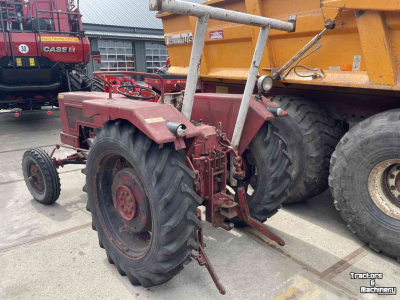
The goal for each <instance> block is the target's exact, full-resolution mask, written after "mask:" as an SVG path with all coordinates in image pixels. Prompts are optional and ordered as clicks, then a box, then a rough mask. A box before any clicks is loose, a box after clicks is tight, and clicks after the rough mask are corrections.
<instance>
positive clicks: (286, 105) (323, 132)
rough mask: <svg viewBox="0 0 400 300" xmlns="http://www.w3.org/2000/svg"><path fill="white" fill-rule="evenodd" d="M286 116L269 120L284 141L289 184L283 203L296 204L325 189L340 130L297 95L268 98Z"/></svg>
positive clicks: (315, 107)
mask: <svg viewBox="0 0 400 300" xmlns="http://www.w3.org/2000/svg"><path fill="white" fill-rule="evenodd" d="M271 100H272V101H273V102H274V103H276V104H277V105H278V106H279V107H281V108H282V109H283V110H285V111H286V112H287V113H288V114H289V116H288V117H285V118H277V119H274V120H272V121H271V123H272V124H274V125H275V126H276V127H277V128H279V130H280V133H281V135H282V137H283V138H284V139H285V140H286V141H287V145H288V154H289V157H290V160H291V162H292V164H291V166H290V169H289V172H290V174H291V176H292V183H291V184H290V186H289V196H288V198H287V199H286V200H285V202H284V204H291V203H298V202H302V201H305V200H307V199H309V198H312V197H314V196H317V195H319V194H321V193H322V192H323V191H325V190H326V189H327V188H328V176H329V161H330V158H331V155H332V153H333V151H334V149H335V147H336V145H337V143H338V142H339V138H340V130H339V127H338V126H335V121H334V120H333V118H331V117H330V116H329V114H328V113H327V112H326V111H325V110H324V109H322V108H321V107H319V106H318V104H316V103H314V102H312V101H310V100H307V99H304V98H301V97H298V96H275V97H273V98H272V99H271Z"/></svg>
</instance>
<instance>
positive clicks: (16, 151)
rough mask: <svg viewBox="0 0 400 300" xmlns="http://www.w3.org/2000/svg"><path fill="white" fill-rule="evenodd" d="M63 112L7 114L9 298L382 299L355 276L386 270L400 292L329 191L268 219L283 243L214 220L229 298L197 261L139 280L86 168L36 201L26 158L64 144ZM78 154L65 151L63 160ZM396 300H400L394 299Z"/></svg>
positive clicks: (1, 230)
mask: <svg viewBox="0 0 400 300" xmlns="http://www.w3.org/2000/svg"><path fill="white" fill-rule="evenodd" d="M60 128H61V124H60V120H59V116H58V113H54V114H53V115H52V116H48V115H46V114H45V113H29V114H28V113H27V114H22V115H21V116H20V117H19V118H15V117H14V116H13V115H11V114H0V140H1V143H0V196H1V197H0V199H1V201H0V299H30V300H34V299H41V300H43V299H174V300H176V299H332V300H334V299H358V298H360V299H375V298H379V297H380V296H377V295H367V294H363V295H362V294H360V286H367V287H369V286H370V281H369V280H351V279H350V272H359V273H360V272H370V273H371V272H374V273H383V279H382V280H377V286H380V287H397V288H400V269H399V264H398V263H397V262H396V261H395V260H393V259H389V258H387V257H385V256H382V255H379V254H376V253H374V252H373V251H371V250H370V249H369V248H368V247H366V246H365V245H364V244H363V243H361V242H360V241H359V240H358V239H357V238H356V237H355V236H354V235H353V234H352V233H351V232H350V231H349V230H348V229H347V228H346V225H345V224H344V222H343V221H342V219H341V217H340V216H339V214H338V213H337V212H336V210H335V209H334V206H333V201H332V198H331V195H330V193H329V191H327V192H325V193H323V194H322V195H320V196H318V197H316V198H314V199H311V200H309V201H308V202H307V203H303V204H300V205H293V206H288V207H284V208H283V209H282V210H281V211H280V212H279V213H278V214H277V215H276V216H274V217H273V218H271V220H269V221H268V222H267V225H268V226H269V227H270V228H271V229H272V230H273V231H274V232H275V233H277V234H279V235H281V236H282V237H283V238H284V240H285V241H286V246H285V247H282V248H281V247H279V246H276V245H275V244H273V243H271V242H269V241H268V240H267V239H265V238H263V237H260V236H259V235H258V234H257V233H255V232H254V231H252V230H250V229H244V230H243V229H240V230H236V229H234V230H233V231H231V232H227V231H224V230H222V229H213V228H212V227H211V226H210V225H209V224H205V239H206V243H207V248H206V250H207V253H208V255H209V258H210V260H211V261H212V263H213V266H214V268H215V270H216V271H217V273H218V275H219V277H220V279H221V282H222V283H223V284H224V285H225V287H226V289H227V295H226V296H221V295H219V294H218V291H217V289H216V288H215V287H214V285H213V282H212V280H211V278H210V277H209V275H208V273H207V271H206V269H205V268H201V267H199V266H198V265H197V263H195V262H192V263H191V264H189V265H188V266H186V267H185V269H184V270H183V271H182V272H181V273H180V274H179V275H177V276H176V277H175V278H174V279H172V280H171V281H169V282H168V283H166V284H164V285H161V286H157V287H152V288H150V289H145V288H142V287H134V286H132V285H130V283H129V281H128V279H127V277H121V276H120V275H119V274H118V272H117V270H116V269H115V267H114V266H112V265H109V264H108V262H107V259H106V255H105V252H104V250H103V249H101V248H99V246H98V240H97V234H96V232H94V231H92V229H91V216H90V213H88V212H87V211H86V210H85V205H86V194H85V193H83V192H82V186H83V184H84V176H83V175H82V174H81V172H80V168H81V166H76V165H75V166H67V167H65V168H63V169H60V170H59V172H60V178H61V182H62V191H61V197H60V199H59V200H58V202H56V203H55V204H54V205H52V206H44V205H41V204H39V203H37V202H36V201H35V200H33V199H32V197H31V195H30V193H29V192H28V189H27V188H26V186H25V182H24V181H23V176H22V171H21V157H22V155H23V153H24V152H25V150H26V149H28V148H30V147H42V148H44V149H45V150H46V151H51V149H52V148H51V145H53V144H55V143H57V142H59V132H60ZM66 153H68V151H65V150H60V151H59V152H58V154H57V155H58V156H62V155H65V154H66ZM386 297H387V298H386V299H399V298H396V297H399V296H398V295H397V296H386Z"/></svg>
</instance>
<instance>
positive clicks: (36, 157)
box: [22, 148, 61, 204]
mask: <svg viewBox="0 0 400 300" xmlns="http://www.w3.org/2000/svg"><path fill="white" fill-rule="evenodd" d="M22 172H23V174H24V179H25V183H26V186H27V187H28V189H29V191H30V193H31V195H32V196H33V198H35V200H36V201H38V202H40V203H42V204H53V203H54V202H56V201H57V199H58V197H60V191H61V183H60V177H59V176H58V172H57V168H56V166H55V165H54V163H53V161H52V160H51V158H50V156H49V155H48V154H47V153H46V152H45V151H44V150H42V149H40V148H34V149H29V150H27V151H26V152H25V153H24V156H23V157H22Z"/></svg>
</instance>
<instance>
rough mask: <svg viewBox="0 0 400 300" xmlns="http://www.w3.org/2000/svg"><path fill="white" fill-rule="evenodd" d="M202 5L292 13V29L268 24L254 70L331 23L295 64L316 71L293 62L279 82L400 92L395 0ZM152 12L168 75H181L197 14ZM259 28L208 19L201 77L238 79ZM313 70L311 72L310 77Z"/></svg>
mask: <svg viewBox="0 0 400 300" xmlns="http://www.w3.org/2000/svg"><path fill="white" fill-rule="evenodd" d="M203 4H205V5H211V6H215V7H220V8H224V9H229V10H234V11H239V12H246V13H249V14H255V15H261V16H266V17H270V18H274V19H279V20H282V21H288V20H289V19H293V18H297V19H296V31H295V32H292V33H286V32H282V31H276V30H271V32H270V36H269V39H268V42H267V47H266V50H265V51H264V52H265V53H264V56H263V60H262V63H261V68H260V75H270V74H271V72H273V71H276V70H278V69H279V68H280V67H282V66H284V65H285V64H286V63H287V62H288V61H289V60H290V59H291V58H292V57H293V56H294V55H295V54H296V53H297V52H298V51H299V50H301V49H302V48H303V47H304V46H305V45H306V44H307V43H308V42H310V40H311V39H312V38H313V37H314V36H316V35H317V34H319V33H321V32H322V31H323V30H324V28H325V27H328V28H332V24H334V29H328V30H327V31H326V33H325V34H324V35H323V36H322V38H321V40H320V44H321V48H320V49H319V50H318V51H316V52H314V53H312V54H311V55H310V56H308V57H306V58H305V59H304V60H302V61H301V63H300V65H304V66H306V67H309V68H317V69H318V70H308V69H305V68H303V67H297V68H296V70H292V72H290V73H289V74H288V75H287V77H286V78H285V79H283V80H282V83H279V82H278V83H277V84H278V85H282V84H283V83H292V84H293V83H295V84H302V85H303V86H302V87H303V88H307V87H309V88H311V85H312V86H318V85H319V86H321V85H322V86H329V87H353V88H368V89H377V90H400V80H399V73H400V71H399V61H398V59H400V1H398V0H385V1H377V0H297V1H293V0H212V1H208V2H205V3H203ZM294 16H296V17H294ZM159 17H160V18H161V19H162V22H163V26H164V31H165V42H166V44H167V46H168V52H169V55H170V60H171V68H170V69H169V73H170V74H174V75H186V74H187V71H188V67H189V60H190V53H191V48H192V41H193V36H194V32H195V27H196V18H195V17H189V16H178V15H171V14H167V13H165V14H160V15H159ZM259 30H260V29H259V28H257V27H252V26H247V25H237V24H232V23H228V22H222V21H216V20H210V21H209V25H208V32H207V36H206V44H205V47H204V52H203V57H202V63H201V67H200V77H201V78H202V79H203V80H206V81H218V82H225V83H241V82H243V83H244V81H245V80H246V78H247V75H248V71H249V67H250V64H251V59H252V55H253V52H254V48H255V45H256V42H257V38H258V32H259ZM316 47H317V45H315V46H314V47H313V48H312V49H311V50H309V51H308V52H307V53H306V54H308V53H311V52H312V51H313V49H315V48H316ZM294 65H295V64H293V65H292V67H293V66H294ZM288 70H290V68H289V69H288ZM294 71H296V72H294ZM286 73H287V72H285V73H284V74H282V75H283V76H282V77H284V75H286ZM296 73H297V74H296ZM313 74H318V75H317V76H314V77H310V75H313ZM302 76H307V77H302ZM316 77H317V78H316ZM304 85H308V86H304Z"/></svg>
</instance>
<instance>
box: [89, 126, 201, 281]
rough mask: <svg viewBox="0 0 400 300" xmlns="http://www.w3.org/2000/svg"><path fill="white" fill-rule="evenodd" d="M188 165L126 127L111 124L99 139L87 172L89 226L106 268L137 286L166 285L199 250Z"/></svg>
mask: <svg viewBox="0 0 400 300" xmlns="http://www.w3.org/2000/svg"><path fill="white" fill-rule="evenodd" d="M185 158H186V157H185V153H184V152H183V151H175V150H174V147H173V145H172V146H171V145H168V144H165V145H164V147H162V148H161V149H160V147H159V145H157V144H155V143H154V142H153V141H152V140H151V139H149V138H148V137H146V136H145V135H144V134H143V133H142V132H140V131H139V130H138V129H137V128H136V127H134V126H133V125H132V124H130V123H129V122H125V121H120V120H119V121H116V122H114V121H109V122H107V123H105V126H104V128H103V129H101V130H97V132H96V138H95V140H94V144H93V146H92V147H91V148H90V151H89V155H88V161H87V165H86V170H85V175H86V187H87V193H88V201H89V206H90V211H91V214H92V219H93V224H94V228H95V229H96V231H97V233H98V237H99V244H100V245H101V247H104V249H105V250H106V254H107V258H108V261H109V262H110V263H111V264H114V265H115V267H116V268H117V270H118V272H119V273H120V274H121V275H122V276H125V275H126V276H128V278H129V280H130V282H131V283H132V284H134V285H139V284H140V285H142V286H144V287H151V286H154V285H158V284H161V283H163V282H166V281H168V280H170V279H171V278H172V277H174V276H175V275H176V274H178V273H179V272H180V271H181V270H182V269H183V265H185V264H187V263H189V262H190V260H191V258H190V253H191V251H192V250H193V249H197V248H198V246H199V245H198V243H197V242H196V240H195V238H196V232H197V230H198V229H199V228H200V227H201V222H200V221H199V219H198V218H197V207H198V205H200V204H201V199H200V197H199V196H198V195H197V194H196V193H195V192H194V190H193V183H194V179H195V173H194V172H193V171H192V170H190V169H188V168H187V167H186V166H185Z"/></svg>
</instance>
